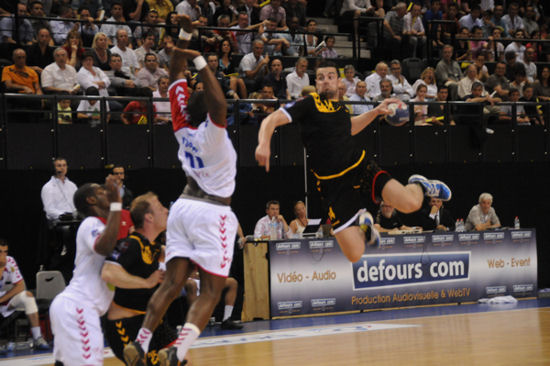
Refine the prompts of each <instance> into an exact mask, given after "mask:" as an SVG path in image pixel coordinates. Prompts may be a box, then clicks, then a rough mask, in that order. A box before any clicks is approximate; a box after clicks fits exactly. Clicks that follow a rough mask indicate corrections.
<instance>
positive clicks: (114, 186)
mask: <svg viewBox="0 0 550 366" xmlns="http://www.w3.org/2000/svg"><path fill="white" fill-rule="evenodd" d="M105 191H106V192H107V198H108V199H109V202H122V199H121V198H120V190H119V189H118V177H117V176H115V175H113V174H109V175H108V176H107V178H105Z"/></svg>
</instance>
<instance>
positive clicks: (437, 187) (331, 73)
mask: <svg viewBox="0 0 550 366" xmlns="http://www.w3.org/2000/svg"><path fill="white" fill-rule="evenodd" d="M316 87H317V92H318V94H317V93H312V94H311V95H310V96H307V97H305V98H304V99H301V100H298V101H297V102H295V103H289V104H287V105H285V106H284V107H282V108H280V109H278V110H277V111H275V112H273V113H272V114H270V115H269V116H268V117H267V118H266V119H264V121H263V122H262V125H261V127H260V131H259V132H258V146H257V147H256V160H257V161H258V164H259V165H260V166H265V169H266V171H269V159H270V155H271V151H270V142H271V136H272V135H273V131H274V130H275V128H277V127H279V126H283V125H285V124H288V123H292V122H294V123H299V124H300V125H301V127H302V128H301V131H302V132H301V134H302V135H301V137H302V142H303V143H304V146H305V147H306V149H307V151H308V154H309V156H310V160H309V161H310V167H311V170H312V172H313V174H314V176H315V177H316V179H317V188H318V190H319V192H320V193H321V197H322V201H323V205H324V206H325V208H326V210H327V213H328V217H329V218H330V219H331V223H332V227H333V229H334V233H335V237H336V240H337V241H338V244H339V245H340V247H341V248H342V252H343V253H344V255H345V256H346V257H347V258H348V259H349V260H350V261H351V262H356V261H358V260H359V259H360V258H361V256H362V255H363V253H364V251H365V241H367V243H368V244H369V245H378V243H379V234H378V232H377V231H376V229H374V227H373V219H372V216H371V214H370V213H369V212H367V211H366V208H371V209H373V208H374V204H376V203H378V202H380V200H382V199H383V200H384V202H387V203H388V204H391V205H392V206H393V207H395V208H396V209H397V210H399V211H401V212H403V213H410V212H414V211H417V210H419V209H420V207H421V205H422V201H423V199H424V194H426V195H429V196H432V197H439V198H441V199H443V200H445V201H446V200H449V199H450V198H451V191H450V189H449V188H448V187H447V186H446V185H445V184H444V183H442V182H440V181H430V180H427V179H426V178H425V177H423V176H420V175H413V176H411V177H410V178H409V184H407V185H406V186H403V185H402V184H401V183H399V182H398V181H397V180H395V179H393V178H392V177H391V176H390V174H389V173H388V172H387V171H385V170H382V169H380V168H379V167H378V165H377V164H376V163H375V162H374V161H367V159H366V158H365V155H366V152H365V150H362V149H357V148H354V147H353V146H355V142H354V141H353V140H352V136H353V135H356V134H358V133H359V132H361V131H362V130H363V129H364V128H365V127H367V126H368V125H369V124H370V123H372V121H374V120H375V118H376V117H378V116H379V115H385V114H388V113H389V110H388V108H387V107H388V104H390V103H398V102H399V100H396V99H386V100H384V101H383V102H382V103H380V104H379V105H378V106H377V107H376V108H374V109H372V110H370V111H368V112H365V113H363V114H361V115H359V116H355V117H351V118H350V115H349V111H348V109H347V108H346V106H345V105H344V104H342V103H339V102H338V73H337V70H336V66H335V65H334V63H331V62H330V61H321V64H320V65H319V67H318V68H317V70H316Z"/></svg>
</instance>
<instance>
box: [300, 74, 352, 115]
mask: <svg viewBox="0 0 550 366" xmlns="http://www.w3.org/2000/svg"><path fill="white" fill-rule="evenodd" d="M308 86H309V85H308ZM305 88H306V87H304V89H305ZM304 89H302V93H300V94H301V95H303V92H304ZM346 91H347V88H346V84H344V82H343V81H342V80H338V101H340V102H344V101H348V100H349V98H348V96H347V95H346ZM301 95H300V96H301ZM346 107H348V109H349V108H350V105H349V104H346Z"/></svg>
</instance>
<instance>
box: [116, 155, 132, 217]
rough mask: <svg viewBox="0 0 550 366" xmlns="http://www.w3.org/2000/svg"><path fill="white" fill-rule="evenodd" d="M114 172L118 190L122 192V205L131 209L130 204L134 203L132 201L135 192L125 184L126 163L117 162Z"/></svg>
mask: <svg viewBox="0 0 550 366" xmlns="http://www.w3.org/2000/svg"><path fill="white" fill-rule="evenodd" d="M112 174H113V175H114V176H115V178H116V185H117V187H118V190H119V192H120V198H121V199H122V207H124V209H126V210H128V209H130V205H131V204H132V201H133V200H134V194H133V193H132V191H131V190H130V189H128V187H126V185H125V184H124V182H125V181H126V170H125V168H124V165H122V164H115V165H114V166H113V170H112Z"/></svg>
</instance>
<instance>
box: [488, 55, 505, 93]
mask: <svg viewBox="0 0 550 366" xmlns="http://www.w3.org/2000/svg"><path fill="white" fill-rule="evenodd" d="M485 87H486V88H487V92H489V93H493V92H494V91H496V92H497V94H496V95H497V96H498V97H500V98H506V97H507V96H508V89H509V88H510V81H509V80H508V79H507V78H506V64H505V63H504V62H497V64H496V65H495V73H494V74H493V75H491V76H489V78H488V79H487V81H486V82H485Z"/></svg>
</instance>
